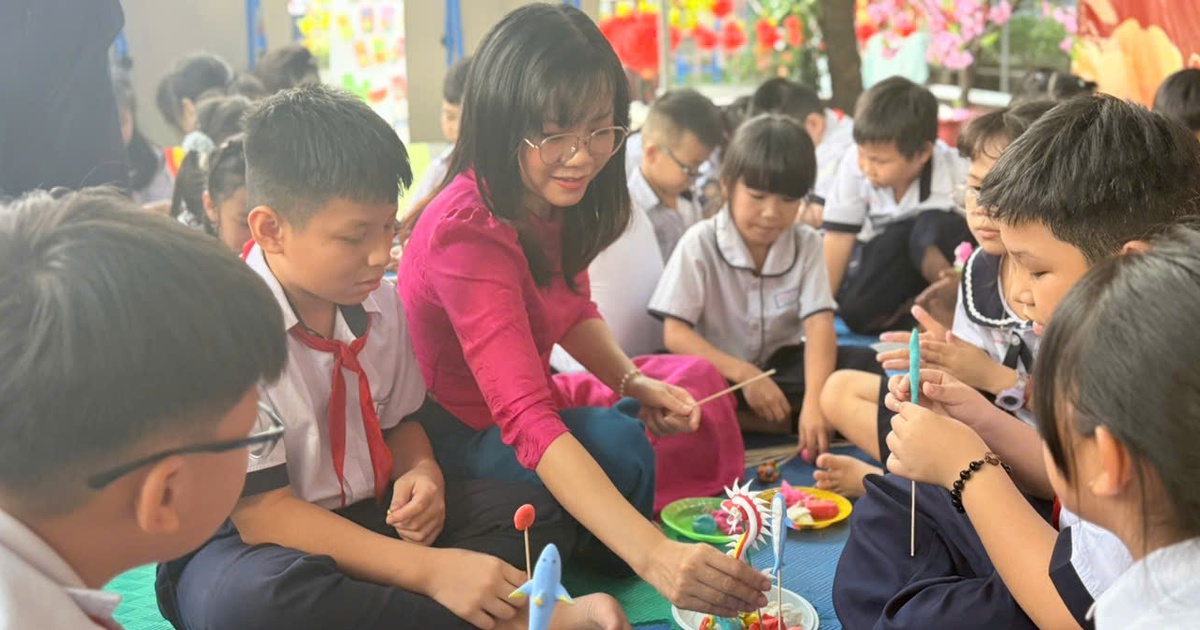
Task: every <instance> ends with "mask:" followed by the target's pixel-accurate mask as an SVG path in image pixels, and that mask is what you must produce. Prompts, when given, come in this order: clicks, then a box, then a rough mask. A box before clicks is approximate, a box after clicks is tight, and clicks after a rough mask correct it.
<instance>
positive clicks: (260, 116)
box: [245, 84, 412, 226]
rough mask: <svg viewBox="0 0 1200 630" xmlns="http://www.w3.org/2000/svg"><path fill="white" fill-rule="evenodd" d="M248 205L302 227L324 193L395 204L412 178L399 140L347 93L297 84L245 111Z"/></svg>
mask: <svg viewBox="0 0 1200 630" xmlns="http://www.w3.org/2000/svg"><path fill="white" fill-rule="evenodd" d="M245 128H246V190H247V194H248V195H249V201H250V207H251V208H253V207H256V206H270V207H271V209H273V210H274V211H275V212H276V213H278V214H279V215H280V216H281V217H283V219H284V220H285V221H288V222H291V223H293V224H295V225H298V226H303V225H304V224H305V223H306V222H307V221H308V219H310V218H311V217H312V216H313V215H314V214H315V213H316V212H317V211H318V210H319V209H320V208H321V207H322V206H324V205H325V203H326V202H328V201H329V200H330V199H335V198H337V199H347V200H350V201H354V202H357V203H396V201H397V199H398V198H399V194H400V189H401V187H404V188H407V187H408V186H410V185H411V184H412V167H411V166H410V165H409V163H408V151H407V150H405V148H404V143H403V142H401V141H400V137H399V136H397V135H396V131H395V130H394V129H392V126H391V125H389V124H388V123H387V122H386V121H384V119H383V118H380V116H379V114H376V113H375V112H374V111H372V110H371V108H370V107H367V104H366V103H364V102H363V101H361V100H359V99H358V98H357V97H355V96H353V95H351V94H350V93H349V92H346V91H344V90H339V89H335V88H330V87H326V86H324V85H320V84H313V85H302V86H300V87H296V88H292V89H290V90H285V91H283V92H279V93H278V94H274V95H272V96H269V97H267V98H266V99H264V100H262V101H261V102H260V103H259V104H258V105H257V106H256V107H255V108H254V109H252V110H251V111H250V113H249V114H248V115H247V116H246V120H245Z"/></svg>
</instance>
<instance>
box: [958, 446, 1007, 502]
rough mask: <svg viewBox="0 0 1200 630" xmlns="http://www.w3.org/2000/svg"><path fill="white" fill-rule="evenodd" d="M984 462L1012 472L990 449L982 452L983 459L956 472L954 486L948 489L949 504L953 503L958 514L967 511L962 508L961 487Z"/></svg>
mask: <svg viewBox="0 0 1200 630" xmlns="http://www.w3.org/2000/svg"><path fill="white" fill-rule="evenodd" d="M984 464H991V465H992V466H999V467H1001V468H1003V469H1004V472H1006V473H1010V474H1011V473H1012V467H1010V466H1009V465H1008V464H1005V463H1004V462H1002V461H1000V457H999V456H998V455H996V454H995V453H993V452H991V451H988V452H986V453H984V454H983V459H977V460H975V461H973V462H971V463H970V464H969V465H968V466H967V467H966V469H964V470H963V471H962V472H960V473H958V480H957V481H955V482H954V486H953V488H952V489H951V490H950V505H953V506H954V509H956V510H958V513H959V514H966V512H967V511H966V509H964V508H963V504H962V491H963V487H964V486H965V485H966V484H967V480H968V479H970V478H971V474H972V473H976V472H979V469H980V468H983V465H984Z"/></svg>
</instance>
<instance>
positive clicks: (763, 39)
mask: <svg viewBox="0 0 1200 630" xmlns="http://www.w3.org/2000/svg"><path fill="white" fill-rule="evenodd" d="M754 34H755V36H757V38H758V49H759V50H762V51H767V50H774V49H775V45H776V44H778V43H779V29H777V28H775V25H774V24H772V23H771V20H768V19H767V18H759V19H758V21H757V22H755V23H754Z"/></svg>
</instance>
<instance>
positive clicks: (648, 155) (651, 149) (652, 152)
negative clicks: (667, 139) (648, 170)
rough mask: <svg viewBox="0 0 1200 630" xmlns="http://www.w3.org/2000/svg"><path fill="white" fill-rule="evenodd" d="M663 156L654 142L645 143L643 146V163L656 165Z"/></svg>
mask: <svg viewBox="0 0 1200 630" xmlns="http://www.w3.org/2000/svg"><path fill="white" fill-rule="evenodd" d="M661 154H662V149H660V148H658V144H657V143H654V142H645V143H643V144H642V161H643V162H646V163H647V164H654V163H655V162H657V161H658V156H659V155H661Z"/></svg>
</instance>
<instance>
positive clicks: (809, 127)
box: [804, 112, 825, 146]
mask: <svg viewBox="0 0 1200 630" xmlns="http://www.w3.org/2000/svg"><path fill="white" fill-rule="evenodd" d="M804 130H805V131H807V132H808V135H809V136H810V137H812V141H813V146H816V145H818V144H821V139H822V138H824V137H825V116H824V115H822V114H820V113H818V112H813V113H811V114H809V115H808V116H805V117H804Z"/></svg>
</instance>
